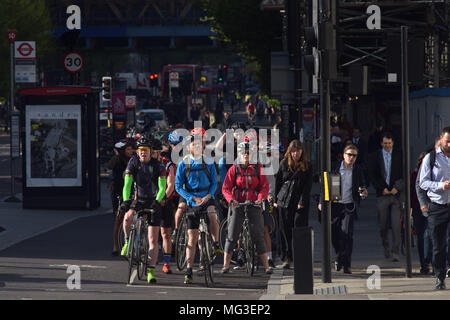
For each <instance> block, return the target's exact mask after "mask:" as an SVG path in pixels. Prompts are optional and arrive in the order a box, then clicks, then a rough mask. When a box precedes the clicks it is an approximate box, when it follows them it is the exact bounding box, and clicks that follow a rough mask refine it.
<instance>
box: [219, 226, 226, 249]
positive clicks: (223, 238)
mask: <svg viewBox="0 0 450 320" xmlns="http://www.w3.org/2000/svg"><path fill="white" fill-rule="evenodd" d="M227 236H228V218H225V219H223V220H222V221H221V222H220V229H219V244H220V248H221V249H222V250H224V251H225V242H226V240H227Z"/></svg>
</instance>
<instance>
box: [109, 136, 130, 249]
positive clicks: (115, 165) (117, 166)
mask: <svg viewBox="0 0 450 320" xmlns="http://www.w3.org/2000/svg"><path fill="white" fill-rule="evenodd" d="M114 153H115V155H114V156H113V157H112V158H111V160H110V161H109V162H108V169H109V170H111V171H112V178H113V181H112V183H111V185H110V187H109V189H110V191H111V200H112V206H113V212H114V217H115V220H114V233H113V252H112V255H113V256H118V255H119V228H120V225H121V224H122V220H123V215H122V214H120V210H119V198H120V197H121V193H122V190H123V174H124V172H125V169H126V168H127V165H128V161H130V158H131V157H132V156H133V154H134V147H133V143H132V141H130V140H128V139H123V140H121V141H119V142H117V143H116V144H115V145H114Z"/></svg>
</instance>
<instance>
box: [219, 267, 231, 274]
mask: <svg viewBox="0 0 450 320" xmlns="http://www.w3.org/2000/svg"><path fill="white" fill-rule="evenodd" d="M229 272H230V267H228V268H225V267H224V268H222V270H220V273H222V274H225V273H229Z"/></svg>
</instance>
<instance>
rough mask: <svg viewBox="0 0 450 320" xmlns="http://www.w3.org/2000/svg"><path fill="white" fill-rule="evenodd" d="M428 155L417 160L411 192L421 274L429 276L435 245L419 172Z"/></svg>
mask: <svg viewBox="0 0 450 320" xmlns="http://www.w3.org/2000/svg"><path fill="white" fill-rule="evenodd" d="M426 154H427V153H426V152H422V153H421V154H420V155H419V158H418V159H417V164H416V167H415V168H414V170H413V171H412V172H411V176H410V183H411V185H410V192H411V210H412V217H413V224H414V229H415V230H416V234H417V251H418V253H419V260H420V273H421V274H428V273H429V272H430V264H431V254H432V248H433V245H432V243H431V237H430V234H429V232H428V213H427V211H428V206H429V202H430V199H429V198H428V197H427V195H426V192H425V191H423V190H422V189H420V186H419V183H420V179H419V178H420V177H419V171H420V166H421V165H422V161H423V158H424V157H425V155H426Z"/></svg>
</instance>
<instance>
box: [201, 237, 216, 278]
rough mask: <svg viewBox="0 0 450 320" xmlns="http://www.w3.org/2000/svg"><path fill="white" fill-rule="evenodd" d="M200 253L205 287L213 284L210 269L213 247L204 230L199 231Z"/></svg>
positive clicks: (211, 270)
mask: <svg viewBox="0 0 450 320" xmlns="http://www.w3.org/2000/svg"><path fill="white" fill-rule="evenodd" d="M200 239H201V254H202V257H203V259H202V263H203V268H204V272H203V273H204V276H205V284H206V286H207V287H212V286H213V285H214V278H213V269H212V257H213V247H212V243H211V241H210V240H208V236H207V234H206V232H201V234H200Z"/></svg>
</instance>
